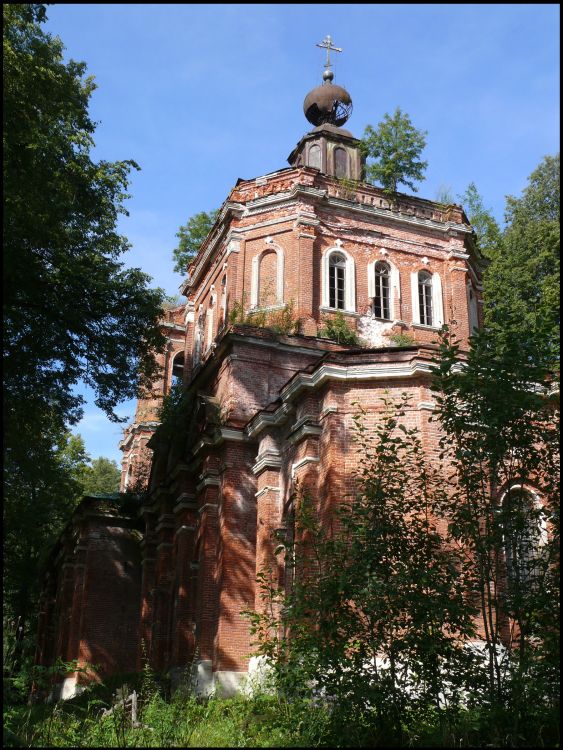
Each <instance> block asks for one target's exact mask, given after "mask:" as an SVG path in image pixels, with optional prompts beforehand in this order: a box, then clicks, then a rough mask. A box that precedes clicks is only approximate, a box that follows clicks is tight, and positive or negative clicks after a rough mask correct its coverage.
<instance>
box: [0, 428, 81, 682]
mask: <svg viewBox="0 0 563 750" xmlns="http://www.w3.org/2000/svg"><path fill="white" fill-rule="evenodd" d="M28 437H29V438H30V442H29V444H28V447H27V453H26V456H25V457H22V456H21V455H20V456H17V460H13V458H12V451H11V450H10V448H8V449H7V450H6V454H5V466H4V469H5V480H4V527H3V543H4V578H3V594H4V628H5V632H6V633H7V634H8V637H7V641H6V642H7V648H8V653H4V664H5V666H6V662H8V663H7V666H8V668H9V669H12V670H17V668H18V667H19V666H20V663H21V657H22V653H21V651H22V648H23V646H24V645H25V646H27V647H28V648H29V649H31V650H32V649H33V645H32V644H33V638H34V635H35V627H36V619H35V618H36V614H37V608H36V605H35V604H34V602H36V601H37V597H38V595H39V591H38V571H39V567H40V564H41V562H42V560H43V559H44V557H45V555H46V554H47V553H48V551H49V549H50V548H51V546H52V545H53V543H54V542H55V540H56V538H57V536H58V535H59V534H60V532H61V530H62V529H63V527H64V525H65V524H66V522H67V521H68V519H69V517H70V514H71V513H72V511H73V509H74V508H75V507H76V506H77V504H78V503H79V501H80V498H81V497H82V494H83V487H84V484H83V483H84V479H85V475H86V474H87V471H88V461H89V458H88V455H87V454H86V451H85V448H84V442H83V440H82V438H81V437H80V435H72V434H70V433H69V432H64V433H62V434H61V433H60V432H59V428H58V419H57V418H55V420H54V422H53V426H51V425H46V424H45V423H44V424H43V425H42V431H41V433H38V434H36V435H34V436H32V435H29V434H28ZM37 467H40V468H41V471H38V470H37ZM16 622H17V623H19V624H21V626H22V628H23V630H24V632H25V636H26V637H25V641H21V640H17V641H16V640H15V631H14V624H15V623H16Z"/></svg>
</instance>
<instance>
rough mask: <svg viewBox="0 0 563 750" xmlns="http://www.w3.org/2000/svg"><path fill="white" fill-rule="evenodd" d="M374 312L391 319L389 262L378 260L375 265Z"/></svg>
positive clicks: (377, 316) (376, 314)
mask: <svg viewBox="0 0 563 750" xmlns="http://www.w3.org/2000/svg"><path fill="white" fill-rule="evenodd" d="M373 271H374V276H375V284H374V294H373V314H374V315H375V317H376V318H383V320H391V286H390V277H391V269H390V268H389V266H388V265H387V263H383V262H382V261H378V262H377V263H376V264H375V266H374V269H373Z"/></svg>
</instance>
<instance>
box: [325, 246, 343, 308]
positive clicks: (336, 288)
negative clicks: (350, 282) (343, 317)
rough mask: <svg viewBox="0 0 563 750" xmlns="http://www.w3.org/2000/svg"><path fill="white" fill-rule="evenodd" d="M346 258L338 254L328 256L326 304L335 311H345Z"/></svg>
mask: <svg viewBox="0 0 563 750" xmlns="http://www.w3.org/2000/svg"><path fill="white" fill-rule="evenodd" d="M345 287H346V258H345V257H344V256H343V255H341V254H340V253H333V254H332V255H331V256H330V260H329V266H328V290H329V294H328V304H329V307H333V308H335V309H337V310H344V309H345Z"/></svg>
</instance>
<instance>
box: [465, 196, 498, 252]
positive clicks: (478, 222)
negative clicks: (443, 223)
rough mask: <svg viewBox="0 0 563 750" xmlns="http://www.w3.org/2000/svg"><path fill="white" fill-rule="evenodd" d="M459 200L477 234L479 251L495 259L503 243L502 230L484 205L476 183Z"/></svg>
mask: <svg viewBox="0 0 563 750" xmlns="http://www.w3.org/2000/svg"><path fill="white" fill-rule="evenodd" d="M458 198H459V200H460V202H461V204H462V205H463V207H464V208H465V211H466V213H467V218H468V219H469V221H470V222H471V226H472V227H473V230H474V232H475V237H476V240H477V247H478V249H479V251H480V252H481V253H482V254H483V255H484V256H485V257H486V258H492V257H494V255H495V254H496V253H497V252H498V249H499V245H500V242H501V229H500V227H499V225H498V223H497V221H496V219H495V217H494V216H493V214H492V212H491V210H490V209H488V208H485V206H484V205H483V198H482V197H481V195H480V194H479V191H478V190H477V187H476V185H475V183H474V182H471V183H470V184H469V185H468V186H467V190H466V191H465V193H463V195H460V196H458Z"/></svg>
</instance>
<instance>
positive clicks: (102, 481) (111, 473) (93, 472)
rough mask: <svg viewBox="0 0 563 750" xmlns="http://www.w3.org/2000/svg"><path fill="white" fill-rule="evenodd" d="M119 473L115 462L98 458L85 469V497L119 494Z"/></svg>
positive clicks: (101, 457)
mask: <svg viewBox="0 0 563 750" xmlns="http://www.w3.org/2000/svg"><path fill="white" fill-rule="evenodd" d="M120 481H121V471H120V469H119V467H118V466H117V464H116V462H115V461H110V459H109V458H104V457H103V456H100V457H99V458H95V459H94V460H93V461H92V464H91V466H89V467H88V468H87V469H86V472H85V477H84V484H83V493H84V494H85V495H97V494H113V493H114V492H119V483H120Z"/></svg>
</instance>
